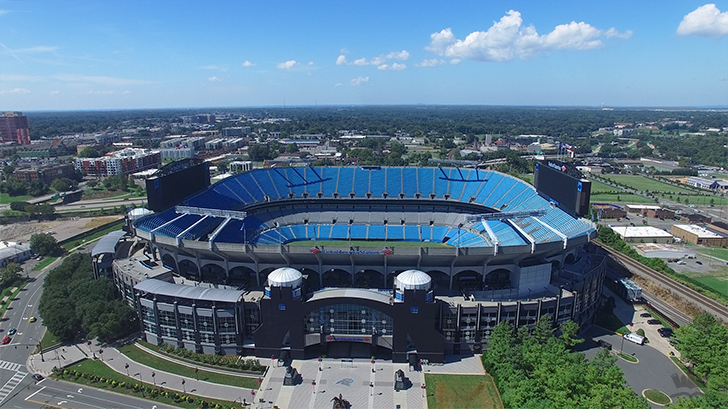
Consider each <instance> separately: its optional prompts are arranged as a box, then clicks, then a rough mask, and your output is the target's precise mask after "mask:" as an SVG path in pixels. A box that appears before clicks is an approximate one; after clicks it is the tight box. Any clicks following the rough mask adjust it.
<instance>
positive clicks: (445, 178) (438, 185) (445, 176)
mask: <svg viewBox="0 0 728 409" xmlns="http://www.w3.org/2000/svg"><path fill="white" fill-rule="evenodd" d="M432 170H433V172H434V173H435V194H436V195H437V197H438V198H439V199H441V198H442V197H443V196H444V195H445V194H446V193H448V194H449V193H450V178H451V176H455V177H460V175H458V174H457V170H455V169H444V168H443V169H438V168H433V169H432Z"/></svg>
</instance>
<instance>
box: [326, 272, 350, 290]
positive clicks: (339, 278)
mask: <svg viewBox="0 0 728 409" xmlns="http://www.w3.org/2000/svg"><path fill="white" fill-rule="evenodd" d="M321 281H322V285H323V286H324V287H351V274H350V273H349V272H348V271H346V270H342V269H340V268H332V269H331V270H328V271H326V272H324V274H323V276H322V277H321Z"/></svg>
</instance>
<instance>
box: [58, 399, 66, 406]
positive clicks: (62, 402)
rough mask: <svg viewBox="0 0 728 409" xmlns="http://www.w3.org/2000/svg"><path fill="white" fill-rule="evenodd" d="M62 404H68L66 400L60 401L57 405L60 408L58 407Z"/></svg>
mask: <svg viewBox="0 0 728 409" xmlns="http://www.w3.org/2000/svg"><path fill="white" fill-rule="evenodd" d="M64 403H68V401H67V400H62V401H60V402H58V405H59V406H60V405H63V404H64Z"/></svg>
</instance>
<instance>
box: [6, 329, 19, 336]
mask: <svg viewBox="0 0 728 409" xmlns="http://www.w3.org/2000/svg"><path fill="white" fill-rule="evenodd" d="M16 332H18V330H17V329H15V328H10V329H9V330H8V335H14V334H15V333H16Z"/></svg>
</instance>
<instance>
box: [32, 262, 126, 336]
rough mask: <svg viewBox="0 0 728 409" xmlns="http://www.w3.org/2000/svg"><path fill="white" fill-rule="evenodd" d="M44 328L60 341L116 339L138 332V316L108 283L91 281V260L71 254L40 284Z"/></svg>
mask: <svg viewBox="0 0 728 409" xmlns="http://www.w3.org/2000/svg"><path fill="white" fill-rule="evenodd" d="M38 310H39V313H40V316H41V318H42V319H43V324H44V325H45V326H46V328H48V330H49V331H50V332H51V333H52V334H54V335H55V336H57V337H58V338H60V339H62V340H63V341H72V340H74V339H77V338H79V337H88V338H96V337H99V338H108V339H117V338H119V337H122V336H124V335H127V334H130V333H131V332H134V331H137V330H138V329H139V323H138V317H137V312H136V311H135V310H134V309H133V308H131V307H130V306H129V305H128V304H126V303H125V302H124V301H122V300H121V299H119V298H118V297H117V296H116V294H115V287H114V284H113V282H112V281H111V280H109V279H107V278H104V277H101V278H98V279H94V278H93V270H92V266H91V256H90V255H89V254H86V253H74V254H72V255H70V256H68V257H67V258H66V259H64V260H63V264H61V265H60V266H59V267H56V268H55V269H53V270H52V271H51V272H50V273H48V275H47V276H46V278H45V281H44V282H43V294H42V295H41V299H40V305H39V307H38Z"/></svg>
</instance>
